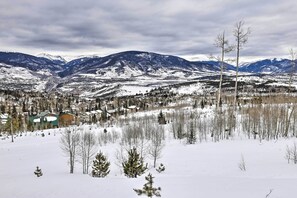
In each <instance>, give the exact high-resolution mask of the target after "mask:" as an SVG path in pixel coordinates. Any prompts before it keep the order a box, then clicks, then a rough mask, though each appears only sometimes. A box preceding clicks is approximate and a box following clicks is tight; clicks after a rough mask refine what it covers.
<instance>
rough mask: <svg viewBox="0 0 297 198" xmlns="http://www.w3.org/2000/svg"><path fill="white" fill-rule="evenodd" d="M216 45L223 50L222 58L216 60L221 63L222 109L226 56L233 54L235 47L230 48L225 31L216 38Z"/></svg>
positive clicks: (218, 101) (219, 95)
mask: <svg viewBox="0 0 297 198" xmlns="http://www.w3.org/2000/svg"><path fill="white" fill-rule="evenodd" d="M214 45H215V46H216V47H218V48H220V50H221V57H218V58H216V59H217V60H219V61H220V84H219V92H218V98H217V107H220V106H221V97H222V82H223V71H224V63H225V62H224V61H225V54H226V53H229V52H231V51H232V50H233V46H229V42H228V40H227V39H226V37H225V31H224V32H223V33H222V34H219V35H218V36H217V37H216V39H215V43H214Z"/></svg>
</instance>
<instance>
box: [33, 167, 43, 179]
mask: <svg viewBox="0 0 297 198" xmlns="http://www.w3.org/2000/svg"><path fill="white" fill-rule="evenodd" d="M34 174H35V175H36V176H37V177H41V176H42V175H43V174H42V171H41V169H40V168H39V167H38V166H37V167H36V170H35V171H34Z"/></svg>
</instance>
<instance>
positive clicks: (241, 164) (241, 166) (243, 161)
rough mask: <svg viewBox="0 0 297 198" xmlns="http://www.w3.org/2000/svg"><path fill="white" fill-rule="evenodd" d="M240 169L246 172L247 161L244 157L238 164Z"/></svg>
mask: <svg viewBox="0 0 297 198" xmlns="http://www.w3.org/2000/svg"><path fill="white" fill-rule="evenodd" d="M238 168H239V169H240V170H241V171H246V163H245V160H244V157H243V155H241V160H240V162H239V163H238Z"/></svg>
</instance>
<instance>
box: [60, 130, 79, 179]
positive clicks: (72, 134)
mask: <svg viewBox="0 0 297 198" xmlns="http://www.w3.org/2000/svg"><path fill="white" fill-rule="evenodd" d="M79 136H80V135H79V133H78V130H77V128H76V127H74V128H68V129H66V130H65V131H64V132H63V133H62V136H61V139H60V147H61V149H62V150H63V152H64V153H65V154H66V155H67V156H68V157H69V166H70V174H72V173H73V171H74V163H75V159H76V155H77V153H76V152H77V147H78V145H79Z"/></svg>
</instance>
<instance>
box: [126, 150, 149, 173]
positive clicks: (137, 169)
mask: <svg viewBox="0 0 297 198" xmlns="http://www.w3.org/2000/svg"><path fill="white" fill-rule="evenodd" d="M122 166H123V170H124V174H125V175H126V176H127V177H130V178H136V177H137V176H140V175H142V174H143V173H144V172H145V171H146V170H147V164H146V165H144V162H143V159H142V157H140V154H138V153H137V150H136V148H135V147H133V148H132V149H131V150H130V151H129V152H128V160H126V161H124V162H123V164H122Z"/></svg>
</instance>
